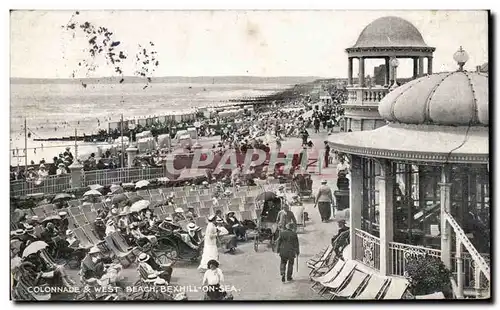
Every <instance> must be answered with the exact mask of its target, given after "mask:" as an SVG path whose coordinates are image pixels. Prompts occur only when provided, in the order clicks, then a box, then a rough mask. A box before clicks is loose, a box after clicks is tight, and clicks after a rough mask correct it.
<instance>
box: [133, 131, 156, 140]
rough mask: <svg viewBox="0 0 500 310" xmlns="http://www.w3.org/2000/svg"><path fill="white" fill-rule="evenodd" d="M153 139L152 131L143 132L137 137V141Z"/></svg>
mask: <svg viewBox="0 0 500 310" xmlns="http://www.w3.org/2000/svg"><path fill="white" fill-rule="evenodd" d="M151 137H153V134H152V133H151V131H143V132H140V133H138V134H136V135H135V138H136V139H142V138H151Z"/></svg>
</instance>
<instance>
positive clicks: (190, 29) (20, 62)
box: [10, 10, 488, 78]
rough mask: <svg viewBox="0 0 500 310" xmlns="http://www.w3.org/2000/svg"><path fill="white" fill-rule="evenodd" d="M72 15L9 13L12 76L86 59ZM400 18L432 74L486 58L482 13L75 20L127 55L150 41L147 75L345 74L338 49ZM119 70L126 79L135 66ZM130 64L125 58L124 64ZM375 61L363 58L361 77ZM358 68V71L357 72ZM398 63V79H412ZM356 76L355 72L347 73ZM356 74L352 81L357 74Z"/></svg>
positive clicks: (41, 74)
mask: <svg viewBox="0 0 500 310" xmlns="http://www.w3.org/2000/svg"><path fill="white" fill-rule="evenodd" d="M73 13H74V11H13V12H11V15H10V27H11V29H10V55H11V74H10V76H11V77H26V78H69V77H71V75H72V73H73V72H75V69H77V68H78V65H77V64H78V62H81V61H82V60H87V59H89V57H88V56H87V54H86V53H84V52H83V50H84V49H85V48H86V47H87V40H86V39H85V37H84V36H83V35H80V34H79V33H77V35H76V36H75V37H74V38H73V36H72V34H73V33H72V32H70V31H68V30H65V29H64V28H62V27H61V26H63V25H66V24H67V23H68V21H69V20H70V18H71V16H72V14H73ZM383 16H398V17H401V18H404V19H406V20H408V21H409V22H411V23H412V24H413V25H414V26H416V27H417V29H418V30H419V31H420V32H421V34H422V36H423V38H424V41H425V42H426V43H427V44H428V45H430V46H433V47H436V51H435V52H434V63H433V70H434V72H440V71H451V70H456V68H457V64H456V63H455V61H454V60H453V54H454V53H455V52H456V51H457V50H458V49H459V47H460V46H462V47H463V49H464V50H466V51H467V53H468V54H469V61H468V63H467V64H466V69H469V70H474V68H475V66H476V65H481V64H483V63H485V62H487V61H488V20H487V13H486V11H333V10H322V11H320V10H316V11H97V10H96V11H80V14H79V15H78V16H76V17H77V18H76V19H75V20H76V21H79V22H84V21H89V22H91V23H93V24H96V25H98V26H104V27H107V28H108V29H109V30H110V31H112V32H113V33H114V35H113V37H114V38H115V40H119V41H120V42H121V46H122V48H123V49H125V51H127V52H128V53H129V54H135V52H136V51H137V49H138V44H141V45H146V44H148V43H149V42H150V41H151V42H154V44H155V49H156V51H157V53H158V57H157V58H158V60H159V63H160V64H159V66H158V68H157V69H156V71H155V72H154V74H153V76H224V75H249V76H318V77H326V78H333V77H346V75H347V54H346V52H345V48H347V47H350V46H352V45H354V44H355V42H356V40H357V38H358V36H359V34H360V33H361V31H362V30H363V28H364V27H366V26H367V25H368V24H369V23H370V22H372V21H373V20H375V19H377V18H379V17H383ZM132 58H133V57H129V60H130V62H127V63H125V64H123V68H124V74H125V75H132V74H133V72H134V69H135V68H136V65H135V64H134V63H133V61H131V59H132ZM127 61H128V60H127ZM382 63H383V60H377V61H372V60H370V61H368V62H367V63H366V64H365V72H366V73H367V74H373V67H374V66H375V65H379V64H382ZM96 64H97V69H96V71H95V72H93V73H90V74H89V73H87V72H84V71H76V72H75V74H76V77H77V78H78V77H100V76H111V75H114V73H113V71H114V70H113V66H111V65H108V64H106V63H105V62H104V61H102V60H97V62H96ZM355 70H356V67H355ZM412 70H413V66H412V64H411V61H410V60H408V61H406V60H403V61H400V66H399V68H398V77H409V76H411V74H412ZM354 72H357V71H354ZM355 75H356V74H355Z"/></svg>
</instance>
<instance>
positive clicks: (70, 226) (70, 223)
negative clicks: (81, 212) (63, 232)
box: [68, 216, 78, 230]
mask: <svg viewBox="0 0 500 310" xmlns="http://www.w3.org/2000/svg"><path fill="white" fill-rule="evenodd" d="M77 227H78V225H77V224H76V221H75V218H74V217H71V216H70V217H68V229H71V230H74V229H75V228H77Z"/></svg>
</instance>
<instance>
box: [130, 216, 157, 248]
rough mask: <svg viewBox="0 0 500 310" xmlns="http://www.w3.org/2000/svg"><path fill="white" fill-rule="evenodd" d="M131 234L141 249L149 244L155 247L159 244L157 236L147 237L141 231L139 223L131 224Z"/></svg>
mask: <svg viewBox="0 0 500 310" xmlns="http://www.w3.org/2000/svg"><path fill="white" fill-rule="evenodd" d="M130 234H131V235H132V236H133V237H134V239H135V242H136V243H137V245H139V246H141V247H142V246H144V245H146V244H148V243H151V244H153V245H154V244H156V243H157V242H158V240H157V239H156V237H155V236H153V235H145V234H144V233H143V232H142V231H141V229H140V227H139V223H137V222H134V223H132V224H131V229H130Z"/></svg>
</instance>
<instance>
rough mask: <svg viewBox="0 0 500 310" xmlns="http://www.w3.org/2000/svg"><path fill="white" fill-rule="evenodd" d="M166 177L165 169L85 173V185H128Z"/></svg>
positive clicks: (148, 168)
mask: <svg viewBox="0 0 500 310" xmlns="http://www.w3.org/2000/svg"><path fill="white" fill-rule="evenodd" d="M164 176H165V167H142V168H123V169H115V170H94V171H85V173H84V177H83V185H84V186H87V185H92V184H101V185H110V184H112V183H119V182H123V183H127V182H136V181H140V180H152V179H157V178H161V177H164Z"/></svg>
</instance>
